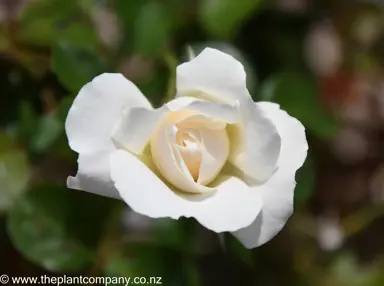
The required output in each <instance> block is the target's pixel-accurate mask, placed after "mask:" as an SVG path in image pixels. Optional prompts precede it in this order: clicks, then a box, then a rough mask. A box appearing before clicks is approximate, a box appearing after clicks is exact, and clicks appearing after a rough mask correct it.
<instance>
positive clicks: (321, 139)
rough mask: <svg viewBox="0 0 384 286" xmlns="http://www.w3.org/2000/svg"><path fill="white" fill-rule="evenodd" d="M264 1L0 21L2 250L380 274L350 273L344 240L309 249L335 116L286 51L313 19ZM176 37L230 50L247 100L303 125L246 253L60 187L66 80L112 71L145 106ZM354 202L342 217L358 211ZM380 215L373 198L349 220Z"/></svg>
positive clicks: (228, 276) (337, 281) (351, 260)
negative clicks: (283, 196) (290, 192)
mask: <svg viewBox="0 0 384 286" xmlns="http://www.w3.org/2000/svg"><path fill="white" fill-rule="evenodd" d="M16 2H19V1H16V0H15V2H14V3H16ZM276 2H278V1H276ZM315 2H316V3H317V2H318V1H315ZM325 2H327V1H325ZM328 2H329V1H328ZM331 2H332V1H331ZM335 2H338V1H335ZM20 3H21V2H20ZM340 3H342V2H340ZM348 3H349V2H348ZM348 3H347V4H348ZM344 4H345V3H344ZM0 5H2V6H3V5H4V4H3V3H2V2H0ZM15 5H16V4H15ZM319 5H320V4H319ZM320 6H321V5H320ZM321 7H323V6H321ZM325 7H326V9H333V6H332V4H329V5H325ZM368 8H369V9H371V8H370V6H369V7H368ZM4 9H5V8H4ZM274 9H276V7H275V6H274V4H272V2H271V1H266V0H265V1H263V0H254V1H251V0H250V1H247V0H237V1H233V0H221V1H214V0H200V1H188V0H185V1H182V0H162V1H161V0H100V1H97V0H95V1H93V0H66V1H63V0H36V1H29V2H28V3H27V4H26V5H25V6H24V7H23V8H22V9H21V10H22V11H21V13H20V15H17V16H14V18H12V17H10V18H9V19H8V18H5V19H1V21H2V24H1V29H0V52H1V53H2V55H4V57H2V58H1V59H0V72H2V70H4V73H2V80H3V82H2V86H4V87H5V88H4V92H3V95H2V97H1V100H2V101H1V104H0V106H1V108H0V111H1V113H2V114H4V117H3V116H2V117H1V118H2V119H1V126H2V129H1V131H0V211H1V213H2V214H3V215H2V217H3V221H6V225H7V231H8V235H9V238H10V240H11V242H12V245H13V247H14V248H15V249H17V251H18V252H19V253H20V254H21V255H22V256H23V257H24V258H25V259H27V260H28V261H30V262H32V263H33V264H34V265H38V266H39V267H41V268H42V269H44V270H49V271H52V272H53V273H54V274H56V273H63V272H65V273H85V274H87V275H94V276H98V275H109V276H146V277H149V276H161V277H163V284H164V285H191V286H198V285H233V284H236V283H237V284H238V285H253V284H252V283H253V282H254V281H257V284H256V285H319V286H324V285H330V286H331V285H335V286H342V285H359V286H360V285H361V286H364V285H367V286H368V285H369V286H371V285H372V286H376V285H377V286H379V285H383V283H384V282H383V279H384V276H383V272H382V269H383V265H384V264H383V260H382V257H380V256H378V258H377V259H376V260H375V261H374V262H372V263H371V264H370V265H368V266H366V268H364V271H363V270H361V268H360V265H359V264H358V262H357V260H356V259H357V258H356V257H355V256H357V255H356V253H354V252H353V250H344V249H340V250H338V251H336V252H335V253H331V254H329V253H327V252H325V251H322V250H321V249H319V247H318V244H317V241H316V230H315V229H314V228H315V219H314V218H313V213H312V212H311V211H310V210H309V209H310V208H311V205H312V204H313V200H316V194H314V192H315V190H316V187H317V183H318V180H319V171H318V170H319V169H321V167H322V162H323V159H324V158H327V156H328V153H327V152H324V151H323V150H322V149H321V148H318V146H319V145H320V146H323V145H324V144H328V143H329V142H330V141H331V140H332V138H334V136H335V135H336V134H337V133H338V131H339V128H340V126H341V123H340V121H341V120H340V118H338V116H337V114H335V112H332V110H330V109H326V108H325V107H324V104H323V102H322V94H321V92H320V90H319V81H320V80H324V79H322V78H319V77H318V76H316V75H315V74H313V73H311V72H309V71H308V68H307V67H306V66H305V64H303V62H304V59H303V55H301V54H300V55H299V52H298V51H299V49H298V48H297V47H301V46H303V45H304V36H305V35H304V33H303V30H306V29H303V27H307V26H310V24H311V23H312V21H315V20H316V17H315V16H314V15H312V14H311V13H309V12H308V13H309V15H302V14H300V13H297V14H295V13H293V14H290V13H287V15H286V14H284V13H283V12H281V11H278V12H276V11H275V10H274ZM322 9H323V8H319V11H322ZM359 9H363V8H361V7H360V6H358V8H357V11H359ZM364 9H366V6H364ZM375 9H376V8H375ZM97 11H104V12H105V13H109V14H102V15H104V18H103V17H102V18H101V19H98V20H99V22H101V23H102V25H104V28H105V29H107V32H106V33H105V34H106V35H113V34H114V33H115V32H116V31H117V32H116V33H117V34H118V35H119V37H117V39H116V42H115V43H113V45H111V43H109V42H105V40H104V39H103V37H102V33H101V29H100V27H99V25H98V24H97V21H96V19H95V17H97V15H99V14H98V13H96V12H97ZM271 11H272V12H271ZM274 11H275V12H274ZM316 11H317V10H316ZM314 13H315V12H314ZM105 15H112V16H111V17H112V18H106V17H107V16H105ZM380 15H382V14H380ZM114 17H115V18H114ZM340 18H341V16H340ZM111 19H112V20H111ZM113 19H115V20H116V21H113ZM334 21H335V22H336V23H337V21H338V19H335V20H334ZM271 23H272V24H271ZM344 25H346V24H344ZM341 26H342V25H341ZM343 27H344V26H343ZM285 31H288V32H285ZM292 31H293V32H292ZM345 37H348V36H345ZM263 40H265V41H263ZM188 46H191V47H192V48H193V49H194V50H195V51H196V52H199V51H201V50H202V49H203V48H204V47H207V46H210V47H216V48H218V49H221V50H223V51H225V52H227V53H229V54H231V55H233V56H234V57H235V58H237V59H238V60H240V61H241V62H242V63H243V64H244V66H245V69H246V71H247V84H248V87H249V89H250V90H251V91H252V95H253V97H254V99H255V100H267V101H273V102H277V103H278V104H280V106H281V108H282V109H284V110H286V111H287V112H288V113H289V114H290V115H292V116H295V117H296V118H298V119H299V120H300V121H301V122H302V123H303V124H304V125H305V127H306V129H307V136H308V139H309V141H310V149H311V150H310V154H309V157H308V159H307V161H306V163H305V165H304V166H303V168H301V169H300V171H299V172H298V173H297V175H296V180H297V188H296V191H295V192H296V193H295V206H296V211H295V214H294V217H293V219H292V220H291V221H290V223H289V225H288V226H287V230H285V231H283V234H281V235H279V236H278V237H277V238H276V239H275V240H274V241H272V242H271V243H269V244H268V245H266V246H263V247H262V249H256V250H252V251H251V250H247V249H245V248H244V247H243V246H242V245H241V244H240V243H239V242H238V241H237V240H236V239H235V238H233V237H232V236H230V235H229V234H220V239H219V238H218V237H217V236H213V235H212V233H210V232H208V231H207V230H205V229H203V228H202V227H200V226H198V225H197V224H196V223H195V221H193V220H187V219H182V220H179V221H173V220H167V219H164V220H158V221H151V222H150V224H149V225H148V226H146V227H144V230H140V231H137V230H135V229H129V228H128V230H127V229H126V225H124V223H122V211H123V204H122V203H121V202H119V201H116V200H112V199H108V198H104V197H97V196H94V195H91V194H88V193H85V192H80V191H72V190H68V189H66V187H65V180H66V177H67V176H68V175H69V174H74V173H75V172H76V154H75V153H74V152H72V151H71V150H69V147H68V145H67V141H66V137H65V131H64V122H65V118H66V115H67V112H68V109H69V107H70V106H71V104H72V101H73V99H74V96H75V95H76V94H77V92H78V91H79V89H80V88H81V87H82V86H83V85H84V84H86V83H87V82H89V81H90V80H92V78H94V77H95V76H96V75H98V74H100V73H103V72H122V73H123V74H124V75H125V76H126V77H127V78H129V79H131V80H132V81H133V82H135V83H136V84H137V85H138V87H139V88H140V89H141V90H142V91H143V93H144V94H145V95H146V96H148V98H149V99H150V101H151V102H152V103H153V104H154V106H158V105H160V104H161V103H162V102H164V100H165V99H167V98H169V97H171V96H173V92H174V88H175V78H174V77H175V67H176V66H177V64H178V63H179V62H181V61H184V60H186V59H187V55H186V54H187V53H186V50H187V47H188ZM365 53H368V54H369V52H366V51H365ZM370 59H375V57H373V56H371V57H370ZM360 62H361V61H360ZM377 65H379V64H377ZM377 65H375V68H377V67H376V66H377ZM369 67H371V65H369ZM369 67H368V68H367V65H364V71H367V69H368V70H369ZM352 69H353V68H352ZM5 115H7V116H8V117H6V116H5ZM330 205H331V207H332V208H336V207H335V206H334V202H331V203H330ZM378 209H380V208H378ZM356 213H357V214H352V215H355V216H351V217H352V218H354V217H356V216H358V217H361V216H362V215H361V214H360V212H359V210H356ZM370 214H371V213H370ZM348 215H349V214H348ZM348 215H347V218H346V221H347V222H348V223H351V222H352V225H353V226H355V225H356V221H357V220H355V219H350V217H349V216H348ZM380 215H382V213H380V212H379V211H376V209H375V211H374V212H372V215H371V216H370V219H369V220H362V221H363V226H362V228H363V229H364V228H365V227H366V226H367V224H369V223H370V222H371V221H372V220H373V219H375V218H377V217H380ZM372 218H373V219H372ZM366 221H368V222H366ZM346 225H347V223H346ZM353 226H352V227H351V228H352V229H353ZM360 226H361V224H359V227H360ZM359 230H360V229H359ZM346 235H348V234H346ZM201 237H204V238H205V239H206V240H204V239H202V238H201ZM286 237H288V239H285V238H286ZM201 241H202V242H201ZM368 243H369V242H368ZM8 247H10V246H8ZM2 257H3V256H2ZM260 261H262V263H261V262H260ZM9 267H10V268H9V269H11V268H12V267H13V266H12V265H11V264H10V266H9ZM1 270H2V269H1ZM1 272H3V271H1ZM25 273H31V272H30V270H25ZM18 274H19V275H22V274H23V273H18ZM271 281H272V282H271Z"/></svg>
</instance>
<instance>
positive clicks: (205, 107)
mask: <svg viewBox="0 0 384 286" xmlns="http://www.w3.org/2000/svg"><path fill="white" fill-rule="evenodd" d="M166 105H167V107H168V108H169V109H170V110H171V111H179V110H182V109H188V110H192V111H198V112H199V113H201V114H203V115H205V116H207V117H211V118H213V119H216V120H220V121H223V122H225V123H230V124H232V123H236V122H237V121H238V113H237V108H238V105H237V102H236V103H234V104H222V103H214V102H210V101H206V100H199V99H197V98H194V97H189V96H183V97H177V98H175V99H173V100H172V101H170V102H168V103H167V104H166Z"/></svg>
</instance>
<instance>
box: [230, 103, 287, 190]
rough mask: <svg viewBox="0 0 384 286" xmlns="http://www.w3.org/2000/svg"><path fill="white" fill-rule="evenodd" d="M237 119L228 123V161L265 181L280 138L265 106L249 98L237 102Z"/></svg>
mask: <svg viewBox="0 0 384 286" xmlns="http://www.w3.org/2000/svg"><path fill="white" fill-rule="evenodd" d="M238 108H239V110H238V112H239V118H240V120H239V121H240V123H238V124H236V125H232V126H230V127H229V133H230V139H231V154H230V157H229V161H230V162H231V163H232V164H233V165H234V166H236V167H237V168H239V169H240V170H241V171H243V172H244V173H245V174H246V175H248V176H250V177H252V178H254V179H256V180H257V181H258V182H265V181H267V180H268V179H269V178H270V176H271V175H272V174H273V172H274V171H275V170H276V167H277V165H276V163H277V160H278V158H279V154H280V146H281V138H280V136H279V133H278V131H277V129H276V127H275V125H274V122H273V121H271V120H270V118H268V117H267V116H266V114H265V112H264V110H263V109H262V108H261V107H260V106H259V105H258V104H255V103H254V102H253V100H252V99H251V98H248V99H245V100H242V102H240V104H239V106H238Z"/></svg>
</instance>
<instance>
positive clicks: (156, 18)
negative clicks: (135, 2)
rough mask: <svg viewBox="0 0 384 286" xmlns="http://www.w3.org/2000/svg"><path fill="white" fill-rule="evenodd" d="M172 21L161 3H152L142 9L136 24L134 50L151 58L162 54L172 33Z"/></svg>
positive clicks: (137, 16)
mask: <svg viewBox="0 0 384 286" xmlns="http://www.w3.org/2000/svg"><path fill="white" fill-rule="evenodd" d="M170 19H171V17H170V15H168V14H167V11H166V9H165V8H164V6H163V5H162V3H161V2H160V1H151V2H148V3H146V4H145V5H143V6H142V7H140V9H139V11H138V14H137V15H136V18H135V23H134V41H133V44H134V50H135V51H136V52H139V53H142V54H144V55H149V56H156V55H159V54H161V53H162V52H163V51H164V50H165V49H166V47H167V42H168V39H169V36H170V33H171V28H172V25H171V21H170Z"/></svg>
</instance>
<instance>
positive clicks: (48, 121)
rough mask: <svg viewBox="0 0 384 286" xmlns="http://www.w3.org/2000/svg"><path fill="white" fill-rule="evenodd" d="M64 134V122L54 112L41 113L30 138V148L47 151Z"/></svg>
mask: <svg viewBox="0 0 384 286" xmlns="http://www.w3.org/2000/svg"><path fill="white" fill-rule="evenodd" d="M63 134H64V124H63V123H62V122H61V121H60V120H59V119H58V117H57V116H56V115H55V114H47V115H43V116H42V117H41V118H40V120H39V124H38V127H37V129H36V132H35V134H34V136H33V137H32V139H31V150H32V151H34V152H38V153H40V152H43V151H47V150H48V149H49V148H50V147H52V145H53V144H54V143H55V142H56V141H57V140H58V139H59V137H60V136H61V135H63Z"/></svg>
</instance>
